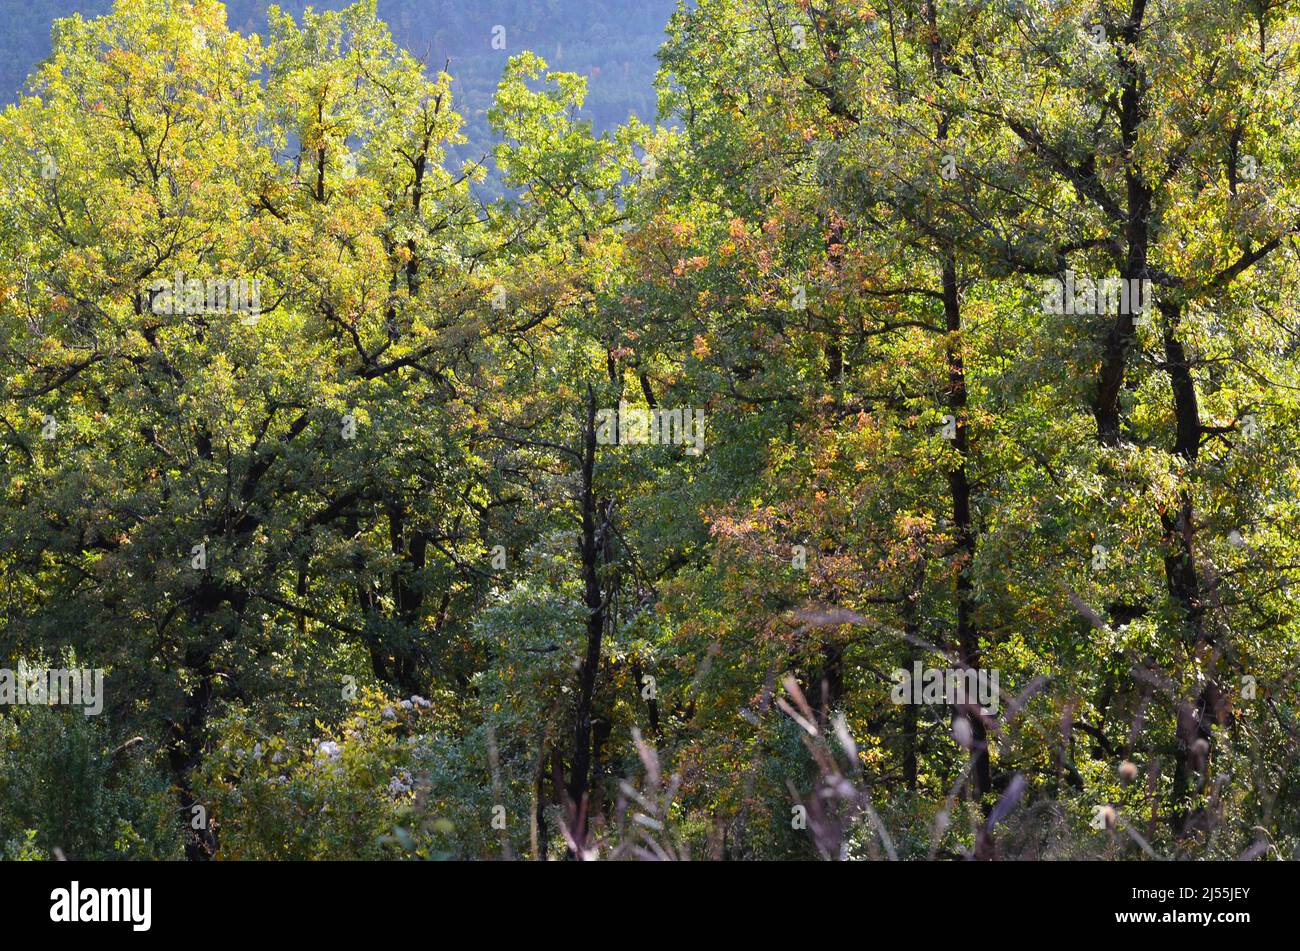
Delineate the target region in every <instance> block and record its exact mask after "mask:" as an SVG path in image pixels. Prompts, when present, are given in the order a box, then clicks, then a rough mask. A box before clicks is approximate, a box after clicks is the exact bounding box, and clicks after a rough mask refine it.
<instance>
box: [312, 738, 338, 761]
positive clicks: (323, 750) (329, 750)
mask: <svg viewBox="0 0 1300 951" xmlns="http://www.w3.org/2000/svg"><path fill="white" fill-rule="evenodd" d="M316 752H317V753H318V754H319V755H321V756H328V757H329V758H330V759H338V755H339V745H338V744H337V743H335V742H334V741H333V740H326V741H325V742H323V743H322V744H321V745H320V746H319V747H317V748H316Z"/></svg>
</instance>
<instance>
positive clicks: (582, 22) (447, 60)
mask: <svg viewBox="0 0 1300 951" xmlns="http://www.w3.org/2000/svg"><path fill="white" fill-rule="evenodd" d="M271 5H272V4H271V3H269V2H267V0H227V2H226V13H227V21H228V22H229V24H230V26H231V28H232V29H237V30H239V31H240V32H241V33H261V34H262V35H264V36H265V34H266V8H267V7H268V6H271ZM275 5H277V6H279V7H280V8H281V9H282V10H285V11H287V12H290V13H292V14H294V16H295V17H297V16H298V14H300V13H301V12H302V10H303V9H304V8H305V7H307V6H312V7H314V8H315V9H317V10H326V9H330V10H337V9H342V8H343V7H345V6H347V5H348V0H316V2H312V3H308V2H306V0H281V2H280V3H278V4H275ZM675 5H676V2H675V0H379V6H378V8H379V16H380V17H381V18H383V19H384V20H385V21H387V23H388V24H389V26H390V28H391V29H392V31H393V37H394V38H395V39H396V40H397V42H398V43H400V44H402V45H403V46H405V47H406V48H407V49H408V50H410V51H411V52H412V53H414V54H415V55H416V56H418V57H420V58H421V59H423V60H424V61H425V62H427V63H428V64H429V66H430V68H431V69H433V70H437V69H441V68H443V66H444V64H446V66H447V69H448V71H449V72H450V73H451V74H452V77H453V79H454V86H453V95H454V97H455V100H456V109H457V111H458V112H460V113H461V115H463V116H464V117H465V119H466V123H467V129H466V134H467V136H468V137H469V139H470V146H469V147H466V148H465V149H463V150H458V151H460V152H461V154H462V155H463V156H464V157H474V158H477V157H478V155H479V154H482V151H483V149H484V148H486V147H487V145H488V135H487V123H486V119H485V113H486V110H487V108H488V105H489V104H490V102H491V98H492V93H493V91H494V90H495V89H496V84H497V81H498V80H499V79H500V77H501V70H502V68H503V67H504V66H505V62H506V58H507V57H508V56H509V55H511V54H513V53H518V52H520V51H522V50H525V49H529V50H533V51H535V52H537V53H540V54H541V55H542V56H543V57H544V58H545V59H546V60H547V62H548V63H550V65H551V67H552V68H554V69H563V70H568V71H572V72H577V73H582V74H584V75H586V76H587V77H588V81H589V86H588V99H587V107H588V110H589V114H590V115H591V117H592V119H593V121H594V123H595V125H596V127H597V128H598V129H603V128H609V127H611V126H614V125H617V124H618V123H620V122H623V121H625V120H626V119H627V117H628V116H629V115H631V114H635V115H637V116H639V117H641V118H642V119H645V120H647V121H649V120H651V119H653V117H654V114H655V97H654V90H653V88H652V83H653V81H654V74H655V69H656V67H657V63H656V61H655V51H656V50H657V49H658V47H659V43H660V40H661V39H662V37H663V29H664V25H665V24H666V23H667V22H668V16H669V14H670V13H671V12H672V10H673V8H674V6H675ZM111 6H112V0H0V104H6V103H10V102H13V101H14V100H15V99H17V97H18V94H19V91H20V90H21V89H22V87H23V84H24V83H25V82H26V81H27V76H28V74H29V73H30V72H31V70H32V67H33V66H35V65H36V64H37V63H38V62H40V61H41V60H42V59H44V58H45V57H46V56H48V55H49V52H50V24H51V23H52V22H53V21H54V20H55V19H57V18H59V17H65V16H69V15H71V14H73V13H80V14H81V15H82V16H84V17H87V18H90V17H95V16H99V15H101V14H103V13H106V12H107V11H108V9H109V8H110V7H111ZM497 24H500V25H501V26H504V27H505V28H506V42H507V48H506V49H505V50H504V51H502V50H494V49H492V45H491V40H492V27H493V26H494V25H497ZM471 152H473V153H476V154H474V155H473V156H471V155H470V153H471Z"/></svg>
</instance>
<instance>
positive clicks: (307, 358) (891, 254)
mask: <svg viewBox="0 0 1300 951" xmlns="http://www.w3.org/2000/svg"><path fill="white" fill-rule="evenodd" d="M510 29H511V26H510V24H509V23H507V24H506V25H505V30H506V32H505V37H509V35H510V34H509V31H510ZM501 49H502V51H503V56H502V58H501V61H500V63H501V66H502V72H501V74H500V76H499V82H498V83H497V86H496V91H495V94H494V96H493V97H492V102H491V106H490V107H489V108H488V109H487V110H486V113H485V115H484V117H483V121H484V122H485V123H486V128H487V129H488V130H490V136H491V142H492V146H491V154H490V156H489V157H488V158H487V159H485V160H482V161H480V160H479V157H478V156H477V155H475V156H472V157H470V158H468V159H467V158H466V157H465V156H466V152H465V151H464V150H463V149H462V148H461V146H463V145H464V143H465V142H466V138H467V130H466V122H465V119H464V118H463V117H462V115H461V114H460V113H459V112H458V111H457V108H458V104H457V100H456V98H455V97H454V96H453V84H452V78H451V76H450V75H448V73H447V72H445V71H442V70H440V69H439V66H440V65H441V64H439V63H429V62H425V61H423V60H422V59H421V58H419V57H418V56H417V55H416V54H415V53H413V52H410V51H408V50H406V49H404V48H403V47H402V46H400V45H398V43H396V42H395V41H394V39H393V36H392V34H391V33H390V28H389V26H388V25H387V24H386V23H384V22H383V21H382V20H381V19H380V18H379V17H378V15H377V10H376V5H375V0H360V2H357V3H355V4H354V5H351V6H348V7H346V8H345V9H342V10H326V11H321V12H316V11H313V10H311V9H310V8H309V9H307V10H305V11H303V12H301V13H298V14H290V13H286V12H283V11H281V10H278V9H276V8H272V9H271V10H270V11H269V13H268V17H267V28H266V30H265V31H264V32H263V33H260V34H259V33H255V32H251V31H249V30H246V29H242V25H240V24H236V25H234V26H232V25H231V24H229V23H228V22H227V17H226V11H225V8H224V7H223V5H222V4H220V3H218V2H216V0H116V2H115V3H114V4H113V6H112V9H111V11H109V12H107V13H106V14H104V15H103V16H99V17H94V18H83V17H81V16H76V15H74V16H72V17H69V18H65V19H60V20H58V21H56V22H55V24H54V26H53V47H52V53H51V55H50V57H49V58H48V59H47V60H45V61H44V62H43V63H41V64H40V65H39V66H38V67H37V68H36V69H35V71H34V72H33V73H32V75H31V76H30V78H29V80H28V83H27V87H26V90H25V92H24V93H23V94H22V96H21V97H20V98H19V100H18V101H17V102H16V103H14V104H13V105H11V106H9V107H7V108H6V109H5V110H4V112H3V113H2V114H0V173H2V176H3V181H4V187H3V188H0V573H2V574H3V579H4V580H3V584H0V606H2V609H0V667H2V668H3V673H0V857H4V858H11V859H12V858H34V859H43V858H53V857H60V856H67V857H70V858H89V859H110V858H114V859H115V858H147V859H169V858H181V857H188V858H192V859H207V858H218V859H351V858H394V859H400V858H458V859H471V858H518V859H546V858H551V859H562V858H584V859H585V858H597V857H600V858H649V859H656V858H657V859H664V858H713V859H722V860H740V859H805V858H818V857H821V858H850V859H853V858H864V859H869V858H891V859H892V858H898V859H934V858H960V857H974V858H982V859H1049V858H1112V859H1155V858H1173V857H1180V858H1197V859H1203V858H1204V859H1212V858H1235V857H1247V858H1283V859H1295V858H1297V857H1300V764H1298V763H1297V756H1296V754H1297V744H1298V743H1300V719H1298V718H1300V708H1298V705H1297V689H1296V674H1297V665H1298V663H1300V622H1298V621H1297V618H1296V615H1295V613H1294V611H1293V605H1294V602H1295V596H1296V586H1297V584H1300V494H1298V493H1300V454H1298V453H1297V449H1296V447H1297V445H1300V309H1298V308H1297V294H1296V289H1297V286H1298V284H1297V279H1298V277H1300V248H1298V247H1297V243H1296V241H1297V230H1298V228H1300V175H1298V174H1297V172H1296V169H1297V167H1300V114H1298V106H1300V73H1298V72H1297V67H1298V66H1300V7H1297V5H1296V4H1295V3H1292V2H1290V0H1250V2H1244V3H1243V2H1226V0H1088V2H1075V0H889V2H886V0H880V2H879V3H875V2H870V0H758V2H755V0H696V2H692V3H690V4H681V5H679V6H678V8H677V9H676V12H674V13H673V14H672V16H671V18H670V19H669V21H668V22H667V23H666V24H665V33H664V36H663V42H662V46H661V47H660V50H659V54H658V63H659V70H658V78H657V83H656V85H657V95H658V103H659V116H658V119H657V120H656V121H655V122H654V123H653V124H651V123H649V122H645V121H642V120H640V119H637V118H629V119H628V120H627V121H626V122H622V123H619V124H617V125H615V126H614V127H612V128H607V125H608V124H607V123H606V122H603V121H602V122H599V123H594V122H593V121H592V117H591V114H590V111H589V110H588V108H587V102H586V100H587V94H588V81H587V78H586V77H584V76H583V75H580V74H577V73H573V72H566V71H563V70H559V69H556V68H553V67H552V66H551V65H549V64H548V63H547V61H546V60H545V59H544V58H543V56H542V55H539V54H538V53H537V52H533V51H529V50H527V49H526V48H523V47H522V46H517V45H515V44H514V43H513V41H511V40H510V39H508V38H505V39H503V46H502V47H501ZM417 52H418V51H417ZM598 130H600V131H598ZM489 176H490V177H491V180H492V181H494V182H498V183H499V185H500V187H499V188H496V189H492V190H490V191H483V190H481V189H480V188H479V187H478V186H480V185H481V184H482V183H483V182H484V181H485V180H486V179H488V178H489ZM80 673H85V674H87V675H90V674H94V675H96V676H98V677H99V678H100V679H99V680H95V679H94V678H93V677H89V676H88V677H87V679H84V680H83V679H79V677H78V676H77V675H79V674H80ZM3 674H8V677H6V676H4V675H3ZM47 675H48V676H47ZM60 678H61V679H60ZM38 688H39V689H38ZM74 688H75V689H74ZM73 694H75V696H72V697H71V699H72V702H69V697H70V696H71V695H73ZM56 701H61V702H56ZM95 707H98V709H94V708H95Z"/></svg>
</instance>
